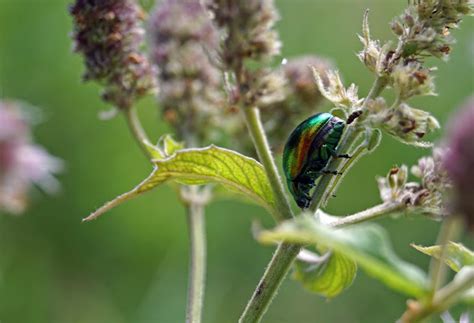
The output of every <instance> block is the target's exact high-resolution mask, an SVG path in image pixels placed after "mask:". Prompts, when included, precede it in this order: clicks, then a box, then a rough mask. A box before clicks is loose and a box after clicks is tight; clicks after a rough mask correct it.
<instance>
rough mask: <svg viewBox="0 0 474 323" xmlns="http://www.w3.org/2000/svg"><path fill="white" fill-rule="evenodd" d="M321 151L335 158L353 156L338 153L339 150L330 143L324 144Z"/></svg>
mask: <svg viewBox="0 0 474 323" xmlns="http://www.w3.org/2000/svg"><path fill="white" fill-rule="evenodd" d="M321 152H322V153H323V154H328V153H329V155H331V156H332V157H333V158H351V156H349V155H348V154H338V153H337V151H336V150H335V149H333V148H331V147H329V146H328V145H326V144H324V145H322V147H321Z"/></svg>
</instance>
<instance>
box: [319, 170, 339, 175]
mask: <svg viewBox="0 0 474 323" xmlns="http://www.w3.org/2000/svg"><path fill="white" fill-rule="evenodd" d="M321 173H322V174H329V175H342V173H341V172H338V171H337V170H329V169H323V170H321Z"/></svg>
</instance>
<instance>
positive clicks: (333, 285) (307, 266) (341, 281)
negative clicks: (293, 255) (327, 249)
mask: <svg viewBox="0 0 474 323" xmlns="http://www.w3.org/2000/svg"><path fill="white" fill-rule="evenodd" d="M356 274H357V265H356V263H355V262H354V261H352V260H351V259H349V258H347V257H345V256H343V255H341V254H339V253H331V254H330V255H329V257H328V259H327V260H326V261H321V262H316V263H311V262H306V261H301V260H297V261H296V262H295V271H294V272H293V278H294V279H295V280H297V281H299V282H301V283H302V285H303V286H304V288H305V289H307V290H309V291H311V292H313V293H317V294H320V295H323V296H325V297H327V298H333V297H336V296H337V295H339V294H340V293H341V292H343V291H344V290H345V289H347V288H349V286H350V285H351V284H352V282H353V281H354V278H355V276H356Z"/></svg>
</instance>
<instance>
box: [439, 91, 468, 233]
mask: <svg viewBox="0 0 474 323" xmlns="http://www.w3.org/2000/svg"><path fill="white" fill-rule="evenodd" d="M446 146H447V147H449V151H448V153H447V154H446V155H445V156H444V166H445V167H446V170H447V172H448V174H449V176H450V178H451V179H452V181H453V186H454V200H453V207H454V211H455V212H458V213H460V214H462V215H463V216H464V218H465V220H466V223H467V224H468V226H469V227H470V229H471V230H474V96H473V97H471V98H470V99H469V100H468V101H467V102H466V103H465V105H464V106H463V107H462V108H461V110H460V112H459V113H458V114H457V115H456V116H455V117H454V119H453V120H452V122H451V126H450V128H449V132H448V135H447V138H446Z"/></svg>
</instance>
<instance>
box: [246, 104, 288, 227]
mask: <svg viewBox="0 0 474 323" xmlns="http://www.w3.org/2000/svg"><path fill="white" fill-rule="evenodd" d="M242 110H243V112H244V116H245V121H246V123H247V128H248V129H249V132H250V136H251V137H252V141H253V143H254V146H255V149H256V151H257V154H258V158H259V159H260V161H261V162H262V164H263V167H264V168H265V171H266V173H267V176H268V180H269V181H270V184H271V186H272V189H273V194H275V199H276V202H277V207H278V210H279V211H280V215H281V217H280V218H278V219H277V220H278V221H281V220H283V219H291V218H292V217H293V212H292V211H291V207H290V203H289V201H288V198H287V196H286V194H285V189H284V187H283V183H282V181H281V178H280V174H279V173H278V169H277V166H276V163H275V159H274V158H273V156H272V152H271V150H270V145H269V144H268V140H267V136H266V135H265V130H264V129H263V125H262V121H261V120H260V111H259V110H258V108H256V107H251V108H245V107H244V108H243V109H242Z"/></svg>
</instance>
